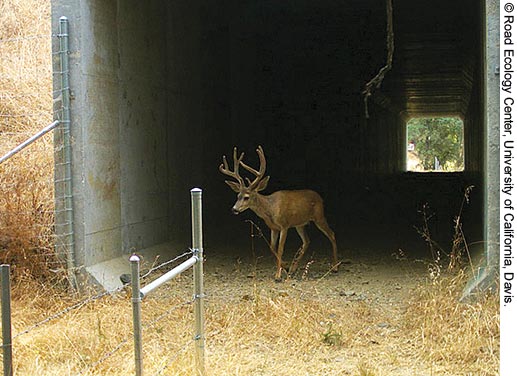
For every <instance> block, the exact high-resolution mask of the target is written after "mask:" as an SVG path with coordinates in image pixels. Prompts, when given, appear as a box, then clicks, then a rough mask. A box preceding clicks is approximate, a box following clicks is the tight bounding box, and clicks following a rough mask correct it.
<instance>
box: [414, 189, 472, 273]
mask: <svg viewBox="0 0 517 376" xmlns="http://www.w3.org/2000/svg"><path fill="white" fill-rule="evenodd" d="M473 189H474V186H473V185H470V186H468V187H466V188H465V189H464V191H463V198H462V201H461V204H460V207H459V210H458V214H457V215H456V216H455V217H454V221H453V223H454V235H453V238H452V243H451V249H450V252H446V251H445V250H444V249H443V248H442V247H441V246H440V244H438V242H436V241H435V240H434V239H433V237H432V234H431V230H430V228H429V221H430V220H431V218H433V216H434V214H429V205H428V204H427V203H425V204H424V205H423V206H422V210H420V211H419V212H420V213H421V214H422V219H423V224H422V227H416V226H415V227H414V228H415V229H416V231H417V232H418V234H419V235H420V236H421V237H422V238H423V239H424V241H425V242H426V243H427V245H428V246H429V251H430V253H431V262H430V263H429V265H428V270H429V275H430V277H431V279H432V280H433V281H435V282H436V281H437V279H438V278H439V277H440V276H441V274H442V268H443V261H444V260H443V259H442V255H445V256H447V258H448V259H449V262H448V266H447V270H448V271H449V272H454V271H458V270H460V269H461V268H462V267H463V260H464V257H465V256H466V257H467V258H468V261H469V265H470V268H471V270H472V272H474V267H473V265H472V259H471V256H470V252H469V246H468V243H467V239H466V238H465V234H464V232H463V225H462V221H461V220H462V216H463V210H464V208H465V205H466V204H468V203H469V201H470V194H471V193H472V190H473Z"/></svg>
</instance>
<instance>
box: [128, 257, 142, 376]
mask: <svg viewBox="0 0 517 376" xmlns="http://www.w3.org/2000/svg"><path fill="white" fill-rule="evenodd" d="M129 261H130V262H131V290H132V296H131V301H132V303H133V337H134V343H135V375H136V376H142V375H143V365H142V294H141V292H140V257H138V255H132V256H131V257H130V258H129Z"/></svg>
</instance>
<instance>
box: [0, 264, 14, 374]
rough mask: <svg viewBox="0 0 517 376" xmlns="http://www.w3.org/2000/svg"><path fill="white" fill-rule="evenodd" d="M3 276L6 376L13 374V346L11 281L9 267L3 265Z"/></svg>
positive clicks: (3, 345)
mask: <svg viewBox="0 0 517 376" xmlns="http://www.w3.org/2000/svg"><path fill="white" fill-rule="evenodd" d="M0 268H1V275H2V347H3V350H4V351H3V353H4V354H3V355H4V376H12V374H13V344H12V335H11V281H10V275H9V273H10V268H9V265H1V266H0Z"/></svg>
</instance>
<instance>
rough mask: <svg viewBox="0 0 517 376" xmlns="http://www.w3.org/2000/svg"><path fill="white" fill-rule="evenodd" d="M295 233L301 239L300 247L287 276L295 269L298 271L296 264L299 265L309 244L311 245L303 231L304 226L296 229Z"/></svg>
mask: <svg viewBox="0 0 517 376" xmlns="http://www.w3.org/2000/svg"><path fill="white" fill-rule="evenodd" d="M296 231H297V232H298V235H300V238H301V239H302V247H301V248H300V250H299V251H298V252H297V253H296V255H295V257H294V260H293V262H292V264H291V267H290V268H289V274H291V273H294V272H295V271H296V269H298V264H299V263H300V260H301V259H302V257H303V255H304V254H305V251H306V250H307V248H309V244H310V243H311V240H310V239H309V236H308V235H307V232H306V231H305V225H303V226H298V227H296Z"/></svg>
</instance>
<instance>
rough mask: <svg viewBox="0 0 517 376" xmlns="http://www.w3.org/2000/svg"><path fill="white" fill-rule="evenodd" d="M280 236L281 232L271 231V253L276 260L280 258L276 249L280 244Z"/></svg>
mask: <svg viewBox="0 0 517 376" xmlns="http://www.w3.org/2000/svg"><path fill="white" fill-rule="evenodd" d="M278 235H280V232H279V231H278V230H273V229H271V243H269V249H270V250H271V252H273V254H274V255H275V257H276V258H278V253H277V247H276V246H277V244H278Z"/></svg>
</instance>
